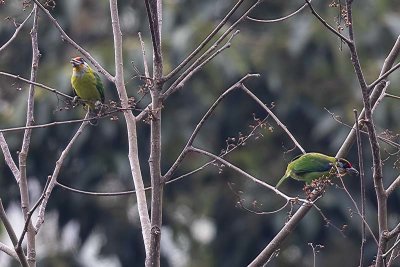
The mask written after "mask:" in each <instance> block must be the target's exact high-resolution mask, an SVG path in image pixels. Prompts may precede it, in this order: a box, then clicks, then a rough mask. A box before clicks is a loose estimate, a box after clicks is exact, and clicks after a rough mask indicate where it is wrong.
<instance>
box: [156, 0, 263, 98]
mask: <svg viewBox="0 0 400 267" xmlns="http://www.w3.org/2000/svg"><path fill="white" fill-rule="evenodd" d="M260 2H261V0H258V1H256V2H255V3H254V4H253V5H251V6H250V7H249V8H248V9H247V10H246V11H245V13H244V14H243V15H242V16H241V17H240V18H239V19H238V20H236V21H235V22H234V23H233V24H232V25H231V26H230V27H229V28H228V29H227V30H226V31H225V32H224V33H223V34H222V35H221V36H220V37H219V38H218V39H217V40H216V41H215V42H214V43H213V45H212V46H211V47H210V48H209V49H207V51H205V52H204V53H203V54H202V55H201V56H200V57H199V58H198V59H196V60H195V61H194V62H193V63H192V64H191V65H190V66H189V67H188V68H187V69H186V70H185V71H184V72H183V73H182V74H181V75H180V76H179V77H178V78H177V79H176V80H175V82H174V83H173V84H172V85H171V86H170V87H169V88H168V89H167V90H166V91H165V92H164V94H163V96H164V98H166V97H168V96H169V95H170V94H172V93H174V92H176V91H177V90H178V89H177V87H179V86H180V84H181V81H182V80H184V79H185V77H186V76H187V75H188V74H190V73H191V72H192V71H193V70H194V69H195V68H196V67H197V66H198V65H200V64H201V62H203V60H204V59H206V58H207V57H209V55H210V54H211V53H213V52H214V51H215V50H216V49H217V47H218V46H219V45H220V44H221V43H222V41H223V40H224V39H225V38H226V37H227V36H228V35H229V34H230V33H231V32H232V31H233V30H234V29H235V28H236V26H237V25H238V24H239V23H240V22H241V21H243V20H244V19H245V18H246V16H247V15H248V14H249V13H250V12H251V11H252V10H254V9H255V8H256V7H257V6H258V5H259V4H260Z"/></svg>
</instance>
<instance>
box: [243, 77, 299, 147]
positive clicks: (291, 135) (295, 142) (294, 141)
mask: <svg viewBox="0 0 400 267" xmlns="http://www.w3.org/2000/svg"><path fill="white" fill-rule="evenodd" d="M241 89H242V90H243V91H244V92H245V93H246V94H248V95H249V96H250V97H251V98H253V99H254V100H255V101H256V102H257V103H258V104H259V105H260V106H261V107H262V108H263V109H264V110H265V111H266V112H267V113H268V114H269V115H270V116H271V117H272V118H273V119H274V121H275V122H276V123H277V124H278V125H279V126H280V127H281V128H282V129H283V130H284V131H285V132H286V134H287V135H288V136H289V137H290V139H291V140H292V141H293V143H294V144H295V145H296V146H297V148H298V149H300V151H301V152H302V153H303V154H305V153H306V151H305V150H304V148H303V147H302V146H301V145H300V143H299V142H297V140H296V138H294V136H293V134H292V133H291V132H290V131H289V130H288V128H287V127H286V125H284V124H283V123H282V122H281V121H280V120H279V118H278V117H277V116H275V114H274V113H273V112H272V111H271V110H270V109H269V108H268V107H267V106H266V105H265V104H264V103H263V102H262V101H261V100H260V99H259V98H258V97H257V96H256V95H255V94H253V93H252V92H251V91H250V90H249V89H248V88H247V87H246V86H245V85H244V84H241Z"/></svg>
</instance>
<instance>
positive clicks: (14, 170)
mask: <svg viewBox="0 0 400 267" xmlns="http://www.w3.org/2000/svg"><path fill="white" fill-rule="evenodd" d="M0 147H1V150H2V151H3V155H4V160H5V161H6V163H7V165H8V167H9V168H10V170H11V172H12V173H13V175H14V178H15V180H16V181H17V183H19V177H20V176H21V174H20V172H19V169H18V167H17V165H16V164H15V161H14V159H13V158H12V156H11V153H10V148H9V147H8V144H7V142H6V139H5V138H4V135H3V133H2V132H0Z"/></svg>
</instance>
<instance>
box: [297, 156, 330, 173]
mask: <svg viewBox="0 0 400 267" xmlns="http://www.w3.org/2000/svg"><path fill="white" fill-rule="evenodd" d="M333 163H334V161H330V160H328V159H326V158H317V157H303V158H301V159H298V160H297V161H296V162H294V164H293V168H292V171H293V172H295V173H296V174H303V173H309V172H326V171H329V170H330V169H331V168H332V165H333Z"/></svg>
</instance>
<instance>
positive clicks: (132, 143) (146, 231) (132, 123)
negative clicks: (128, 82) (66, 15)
mask: <svg viewBox="0 0 400 267" xmlns="http://www.w3.org/2000/svg"><path fill="white" fill-rule="evenodd" d="M110 11H111V23H112V29H113V36H114V51H115V55H114V56H115V86H116V88H117V92H118V96H119V98H120V100H121V105H122V108H124V109H126V110H125V111H124V112H123V113H124V117H125V121H126V128H127V133H128V150H129V153H128V159H129V164H130V167H131V173H132V178H133V183H134V185H135V190H136V200H137V204H138V211H139V218H140V224H141V226H142V235H143V241H144V247H145V251H146V256H147V255H148V253H149V250H150V218H149V213H148V206H147V200H146V194H145V190H144V185H143V179H142V174H141V170H140V164H139V150H138V144H137V132H136V118H135V116H134V115H133V114H132V111H131V110H128V108H129V103H128V95H127V93H126V88H125V82H124V72H123V57H122V33H121V27H120V24H119V16H118V7H117V0H110Z"/></svg>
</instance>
